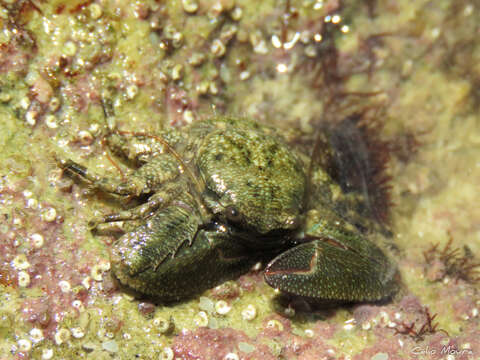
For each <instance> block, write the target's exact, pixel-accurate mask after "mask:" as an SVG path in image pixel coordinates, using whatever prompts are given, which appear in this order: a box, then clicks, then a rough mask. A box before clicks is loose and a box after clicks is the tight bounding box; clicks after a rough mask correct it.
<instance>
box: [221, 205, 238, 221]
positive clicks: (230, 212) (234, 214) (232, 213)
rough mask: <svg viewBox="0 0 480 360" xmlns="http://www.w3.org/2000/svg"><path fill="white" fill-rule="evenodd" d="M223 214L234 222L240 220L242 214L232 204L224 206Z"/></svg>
mask: <svg viewBox="0 0 480 360" xmlns="http://www.w3.org/2000/svg"><path fill="white" fill-rule="evenodd" d="M225 216H226V218H227V219H228V220H230V221H231V222H234V223H238V222H240V221H242V214H240V211H238V210H237V209H236V208H235V207H233V206H227V207H226V208H225Z"/></svg>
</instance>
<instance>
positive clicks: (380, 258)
mask: <svg viewBox="0 0 480 360" xmlns="http://www.w3.org/2000/svg"><path fill="white" fill-rule="evenodd" d="M366 241H367V240H366ZM368 246H369V247H370V248H371V255H369V256H365V255H361V254H359V253H358V252H356V251H354V250H352V249H349V248H346V247H342V246H337V245H335V242H333V241H329V240H326V241H325V240H323V239H319V240H314V241H311V242H308V243H304V244H301V245H298V246H296V247H294V248H292V249H290V250H288V251H286V252H285V253H282V254H280V255H279V256H277V257H276V258H275V259H273V260H272V261H271V262H270V263H269V264H268V265H267V268H266V270H265V280H266V282H267V283H268V284H269V285H270V286H272V287H274V288H276V289H279V290H280V291H281V292H283V293H287V294H293V295H298V296H302V297H306V298H312V299H317V300H324V301H332V302H353V301H377V300H381V299H384V298H388V297H390V296H392V295H393V294H394V293H395V291H396V290H397V269H396V267H395V266H394V265H393V264H392V263H391V262H390V261H389V260H388V258H387V257H386V256H385V255H384V254H383V253H382V252H381V250H380V249H379V248H378V247H377V246H376V245H374V244H373V243H369V245H368Z"/></svg>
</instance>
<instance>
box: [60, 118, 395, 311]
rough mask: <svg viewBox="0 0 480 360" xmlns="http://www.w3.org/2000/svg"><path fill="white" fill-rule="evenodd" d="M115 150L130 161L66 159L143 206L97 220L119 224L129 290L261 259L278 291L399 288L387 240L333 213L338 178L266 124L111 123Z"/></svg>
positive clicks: (174, 290) (114, 251)
mask: <svg viewBox="0 0 480 360" xmlns="http://www.w3.org/2000/svg"><path fill="white" fill-rule="evenodd" d="M106 141H107V144H108V146H109V148H110V149H111V151H112V152H113V153H114V154H115V155H117V156H121V157H123V159H124V160H125V161H127V162H129V163H130V164H131V165H132V167H134V168H135V170H133V171H132V173H131V174H130V175H129V176H127V177H126V178H125V179H121V178H114V177H110V178H106V177H102V176H99V175H97V174H96V173H95V172H92V171H91V170H89V169H87V168H86V167H84V166H82V165H80V164H78V163H76V162H74V161H72V160H62V161H60V162H59V163H60V167H61V168H63V170H64V172H66V173H68V174H69V175H70V176H73V177H76V178H79V179H82V180H83V181H84V182H86V183H88V184H89V186H90V187H92V188H95V189H97V190H99V191H101V192H106V193H109V194H113V195H116V196H120V197H125V198H129V199H130V198H132V197H134V198H137V199H139V202H140V203H139V204H138V205H137V206H135V207H133V208H131V209H128V210H123V211H120V212H118V213H115V214H109V215H105V216H100V217H98V218H94V219H92V220H91V222H90V226H91V227H92V228H94V229H95V228H99V227H101V226H108V224H117V225H118V224H122V225H121V226H122V231H123V235H122V236H120V237H119V239H118V240H117V241H116V242H115V243H114V244H113V246H112V247H111V250H110V253H111V255H110V256H111V265H112V267H111V268H112V273H113V275H114V277H115V278H116V279H117V280H118V281H119V282H120V284H122V285H123V286H124V287H126V288H129V289H131V290H133V291H134V292H135V293H138V294H142V295H147V296H149V297H151V298H154V299H156V300H158V301H163V302H172V301H179V300H183V299H186V298H189V297H193V296H196V295H197V294H199V293H201V292H203V291H205V290H207V289H208V288H211V287H214V286H216V285H218V284H220V283H222V282H224V281H226V280H230V279H233V278H235V277H237V276H239V275H240V274H242V273H245V272H247V271H248V270H249V269H250V268H251V267H252V266H253V265H254V264H256V263H258V262H259V261H265V262H266V261H269V262H268V265H267V266H266V267H265V270H264V278H265V281H266V282H267V284H269V285H270V286H272V287H273V288H275V289H278V290H279V291H280V292H281V293H284V294H289V295H294V296H299V297H304V298H310V299H314V300H322V301H334V302H336V301H339V302H359V301H377V300H381V299H384V298H388V297H391V296H392V295H393V294H394V293H395V292H396V290H397V287H398V286H397V279H396V278H397V275H396V274H397V269H396V266H395V264H394V262H393V261H392V260H391V259H390V258H389V257H387V256H386V255H385V253H384V251H383V250H382V248H381V247H380V246H379V245H377V244H376V243H375V242H374V241H372V240H371V239H370V237H369V236H368V235H366V234H365V232H364V231H361V229H359V227H358V226H356V225H354V223H353V221H351V220H350V218H349V217H347V216H344V215H342V214H341V212H340V211H338V209H339V206H338V203H339V201H342V198H343V196H342V190H341V187H340V186H339V185H338V184H336V183H335V182H334V181H333V180H332V178H331V176H330V175H329V174H328V172H327V171H326V170H325V169H324V166H323V167H322V166H321V165H319V164H321V163H322V161H318V162H311V161H310V158H309V156H307V155H306V154H303V153H302V152H301V151H299V150H297V149H295V148H294V147H292V146H290V145H289V144H288V143H287V141H286V140H285V139H284V138H283V137H282V136H281V135H280V134H279V133H278V132H277V131H276V130H275V129H273V128H270V127H268V126H265V125H261V124H259V123H258V122H256V121H254V120H250V119H240V118H235V117H228V116H220V117H214V118H208V119H204V120H199V121H196V122H193V123H192V124H190V125H188V126H186V127H184V128H182V129H168V130H165V131H163V132H162V133H160V134H159V135H149V134H142V133H128V132H119V131H117V132H112V133H111V134H109V135H108V136H107V138H106Z"/></svg>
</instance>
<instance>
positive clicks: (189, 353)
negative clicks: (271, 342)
mask: <svg viewBox="0 0 480 360" xmlns="http://www.w3.org/2000/svg"><path fill="white" fill-rule="evenodd" d="M240 343H247V344H250V345H252V346H254V347H255V349H253V351H251V352H249V353H245V352H244V351H241V350H239V344H240ZM172 348H173V350H174V353H175V357H176V358H178V359H182V360H197V359H211V360H223V359H224V358H225V356H226V355H227V354H229V353H236V354H237V355H238V357H239V359H245V360H247V359H265V360H275V359H277V357H276V356H274V354H273V353H272V352H271V351H270V349H269V348H268V346H267V345H264V344H261V343H260V342H258V341H257V340H255V339H250V338H249V337H248V336H247V335H246V334H245V333H244V332H242V331H238V330H234V329H218V330H217V329H208V328H204V327H202V328H199V329H197V330H194V331H184V332H182V333H181V334H180V335H179V336H178V337H176V338H175V340H174V342H173V346H172Z"/></svg>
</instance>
